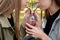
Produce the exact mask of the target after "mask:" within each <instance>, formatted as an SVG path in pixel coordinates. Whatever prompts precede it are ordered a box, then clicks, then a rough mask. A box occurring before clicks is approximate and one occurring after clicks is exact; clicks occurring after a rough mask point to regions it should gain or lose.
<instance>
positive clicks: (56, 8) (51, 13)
mask: <svg viewBox="0 0 60 40" xmlns="http://www.w3.org/2000/svg"><path fill="white" fill-rule="evenodd" d="M58 10H59V7H58V6H57V5H56V4H55V2H53V3H52V5H51V7H49V8H48V11H49V13H50V15H53V14H55V13H56V12H57V11H58Z"/></svg>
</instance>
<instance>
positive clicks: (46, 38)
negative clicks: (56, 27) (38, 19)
mask: <svg viewBox="0 0 60 40" xmlns="http://www.w3.org/2000/svg"><path fill="white" fill-rule="evenodd" d="M41 39H42V40H48V39H49V37H48V36H47V35H46V34H45V33H43V34H42V36H41Z"/></svg>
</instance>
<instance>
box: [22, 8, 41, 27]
mask: <svg viewBox="0 0 60 40" xmlns="http://www.w3.org/2000/svg"><path fill="white" fill-rule="evenodd" d="M31 12H33V13H34V15H35V17H36V19H37V21H36V27H41V18H40V17H39V16H38V15H37V13H36V11H33V10H32V9H28V10H27V11H26V13H25V14H24V19H23V23H22V24H23V25H24V26H25V24H26V23H28V22H29V16H30V14H31Z"/></svg>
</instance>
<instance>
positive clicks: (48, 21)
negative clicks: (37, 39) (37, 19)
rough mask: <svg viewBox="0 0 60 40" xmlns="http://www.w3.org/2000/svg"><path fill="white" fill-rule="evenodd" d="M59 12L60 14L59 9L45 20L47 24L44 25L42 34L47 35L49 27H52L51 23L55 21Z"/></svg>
mask: <svg viewBox="0 0 60 40" xmlns="http://www.w3.org/2000/svg"><path fill="white" fill-rule="evenodd" d="M59 12H60V9H59V10H58V11H57V12H56V13H55V14H54V15H52V16H51V15H50V16H49V18H47V23H46V26H45V28H44V32H45V33H46V34H47V35H48V34H49V32H50V30H51V27H52V24H53V22H54V21H55V19H56V18H57V17H58V15H59Z"/></svg>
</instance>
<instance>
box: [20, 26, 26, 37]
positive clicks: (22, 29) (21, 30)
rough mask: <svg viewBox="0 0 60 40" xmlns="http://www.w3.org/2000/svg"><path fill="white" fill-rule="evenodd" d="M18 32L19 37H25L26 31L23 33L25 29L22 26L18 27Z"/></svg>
mask: <svg viewBox="0 0 60 40" xmlns="http://www.w3.org/2000/svg"><path fill="white" fill-rule="evenodd" d="M20 32H21V36H22V37H25V35H26V31H25V28H24V27H23V26H22V25H21V26H20Z"/></svg>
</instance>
